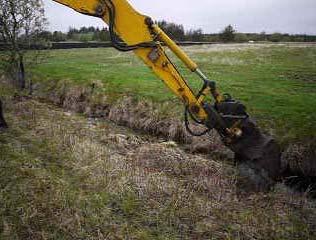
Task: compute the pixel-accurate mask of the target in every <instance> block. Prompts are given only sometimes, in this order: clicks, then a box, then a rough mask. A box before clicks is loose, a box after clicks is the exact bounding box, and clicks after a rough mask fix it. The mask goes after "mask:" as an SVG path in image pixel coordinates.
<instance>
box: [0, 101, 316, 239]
mask: <svg viewBox="0 0 316 240" xmlns="http://www.w3.org/2000/svg"><path fill="white" fill-rule="evenodd" d="M137 109H139V114H142V113H141V109H144V106H141V105H140V106H139V108H137ZM6 110H7V111H9V114H8V122H9V123H10V126H11V129H10V130H9V131H7V132H5V133H4V134H2V135H0V143H1V145H0V153H1V154H0V164H1V168H2V169H5V171H2V173H1V175H0V177H1V189H2V191H1V193H0V218H1V221H0V229H1V233H0V237H2V238H9V239H10V238H11V239H313V238H314V237H315V232H314V229H315V222H316V221H315V220H316V219H315V216H316V215H315V202H313V201H312V200H309V199H307V198H306V197H305V196H302V195H298V194H293V193H291V192H290V191H289V190H288V189H287V188H285V187H284V186H283V185H281V184H280V185H279V186H278V188H277V189H276V190H275V191H274V192H270V193H268V194H263V193H262V194H260V193H259V194H252V195H248V196H243V197H238V196H237V195H236V186H235V184H234V183H235V180H236V177H235V170H234V168H232V167H231V166H229V165H227V164H225V163H223V162H219V161H217V160H216V159H215V158H214V159H212V158H211V157H210V156H208V157H207V156H205V155H196V154H189V153H188V152H186V151H184V150H183V149H182V147H181V146H178V144H176V143H174V142H165V141H164V140H161V139H157V138H154V137H150V136H148V135H137V134H135V133H134V132H131V131H130V130H129V129H126V128H121V127H118V126H116V125H113V124H112V123H111V122H107V121H90V120H87V119H85V118H83V117H81V116H77V115H75V114H71V113H69V112H63V111H60V110H59V109H57V108H55V107H52V106H50V105H47V104H42V103H39V102H37V101H34V100H25V99H24V100H23V101H15V102H12V103H10V104H7V107H6ZM126 114H127V113H126Z"/></svg>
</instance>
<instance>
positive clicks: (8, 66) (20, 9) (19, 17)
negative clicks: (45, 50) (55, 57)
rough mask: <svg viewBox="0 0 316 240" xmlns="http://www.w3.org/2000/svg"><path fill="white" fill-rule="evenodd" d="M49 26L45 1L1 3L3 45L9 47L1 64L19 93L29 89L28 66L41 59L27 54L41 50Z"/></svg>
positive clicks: (0, 23)
mask: <svg viewBox="0 0 316 240" xmlns="http://www.w3.org/2000/svg"><path fill="white" fill-rule="evenodd" d="M46 23H47V21H46V19H45V16H44V8H43V2H42V0H0V41H2V42H4V44H5V46H6V47H7V51H4V53H3V54H1V58H2V61H1V59H0V62H1V63H2V64H5V66H4V69H5V71H6V73H8V74H9V75H10V77H11V79H13V80H14V81H15V83H16V85H17V86H18V87H19V88H20V89H24V88H25V87H26V76H25V75H26V74H25V73H26V65H27V64H26V62H32V63H34V62H36V59H37V58H38V57H37V54H36V53H35V52H34V51H32V53H31V54H27V52H28V51H29V50H30V49H32V46H33V48H34V46H38V43H39V41H40V38H39V36H40V33H41V32H42V31H43V30H44V28H45V26H46Z"/></svg>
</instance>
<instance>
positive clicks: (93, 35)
mask: <svg viewBox="0 0 316 240" xmlns="http://www.w3.org/2000/svg"><path fill="white" fill-rule="evenodd" d="M156 24H158V25H159V26H160V28H162V29H163V30H164V31H165V32H166V33H167V34H168V35H169V36H170V37H171V38H172V39H174V40H176V41H180V42H182V41H191V42H232V43H233V42H236V43H243V42H249V41H254V42H316V36H313V35H307V34H287V33H284V34H282V33H266V32H261V33H240V32H237V31H236V30H235V29H234V28H233V26H232V25H228V26H227V27H225V28H224V29H223V30H222V31H221V32H219V33H213V34H206V33H203V30H202V29H190V30H185V28H184V26H183V25H182V24H176V23H172V22H167V21H165V20H162V21H157V22H156ZM40 37H41V38H42V39H45V40H46V41H50V42H65V41H76V42H91V41H96V42H107V41H110V33H109V30H108V28H106V27H105V28H101V29H100V28H98V27H93V26H90V27H81V28H79V29H77V28H70V29H69V30H68V32H66V33H63V32H61V31H53V32H50V31H42V32H41V33H40Z"/></svg>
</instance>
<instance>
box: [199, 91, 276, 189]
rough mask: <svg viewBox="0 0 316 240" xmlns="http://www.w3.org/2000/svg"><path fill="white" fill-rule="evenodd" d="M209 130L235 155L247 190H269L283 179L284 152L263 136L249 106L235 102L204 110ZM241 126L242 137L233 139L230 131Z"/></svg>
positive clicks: (242, 182) (221, 103)
mask: <svg viewBox="0 0 316 240" xmlns="http://www.w3.org/2000/svg"><path fill="white" fill-rule="evenodd" d="M205 110H206V112H207V115H208V121H207V122H206V126H207V127H208V128H210V129H211V128H215V129H216V130H217V132H218V133H219V134H220V135H221V136H222V139H223V142H224V143H225V145H226V146H227V147H228V148H230V149H231V150H232V151H233V152H234V153H235V161H236V164H237V166H238V168H239V170H240V171H239V172H240V178H239V180H240V183H241V185H243V186H244V187H243V188H246V189H247V188H249V189H248V190H256V191H261V190H268V189H269V188H270V187H271V186H273V185H274V183H275V181H276V180H278V178H279V177H280V171H281V151H280V147H279V145H278V143H277V142H276V141H275V140H274V139H273V137H271V136H268V135H266V134H263V133H262V132H261V131H260V129H259V128H258V126H257V125H256V123H255V121H254V120H253V119H251V118H250V117H249V115H248V114H247V112H246V107H245V106H244V105H243V104H242V103H240V102H239V101H236V100H234V99H232V98H231V97H229V98H227V99H226V100H225V101H223V102H220V103H217V104H215V105H214V106H211V105H208V106H206V108H205ZM235 126H238V130H240V134H239V136H238V137H231V135H229V134H227V129H233V128H234V127H235Z"/></svg>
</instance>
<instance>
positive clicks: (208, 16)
mask: <svg viewBox="0 0 316 240" xmlns="http://www.w3.org/2000/svg"><path fill="white" fill-rule="evenodd" d="M129 2H130V3H131V4H132V5H133V6H134V7H135V8H136V9H137V10H138V11H139V12H141V13H143V14H146V15H148V16H151V17H152V18H153V19H154V20H161V19H165V20H168V21H172V22H176V23H181V24H183V25H184V27H185V28H186V29H190V28H202V29H203V31H204V32H205V33H217V32H219V31H221V30H222V29H223V28H224V27H225V26H227V25H228V24H232V25H233V26H234V27H235V28H236V29H237V30H238V31H239V32H258V33H259V32H262V31H266V32H268V33H273V32H283V33H285V32H286V33H292V34H294V33H306V34H316V0H156V1H150V0H129ZM44 3H45V9H46V15H47V17H48V20H49V23H50V26H49V29H50V30H58V31H67V30H68V29H69V27H77V28H78V27H81V26H99V27H102V26H104V24H103V22H102V21H101V20H99V19H96V18H93V17H89V16H84V15H81V14H79V13H76V12H75V11H73V10H71V9H68V8H67V7H64V6H62V5H60V4H57V3H55V2H53V1H52V0H44Z"/></svg>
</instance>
